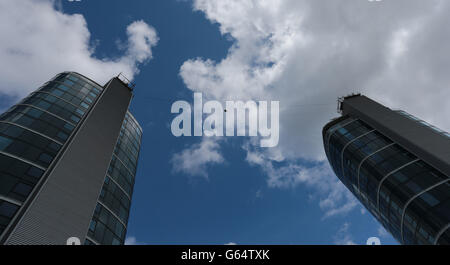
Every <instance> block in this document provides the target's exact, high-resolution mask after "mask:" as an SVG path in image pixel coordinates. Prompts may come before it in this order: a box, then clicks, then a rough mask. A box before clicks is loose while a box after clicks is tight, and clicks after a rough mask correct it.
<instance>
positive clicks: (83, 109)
mask: <svg viewBox="0 0 450 265" xmlns="http://www.w3.org/2000/svg"><path fill="white" fill-rule="evenodd" d="M132 94H133V88H132V86H131V85H130V84H129V82H128V81H127V80H125V79H123V78H120V76H119V77H115V78H112V79H111V80H110V81H109V82H108V83H107V84H106V85H105V86H100V85H99V84H97V83H96V82H94V81H92V80H90V79H89V78H86V77H85V76H83V75H80V74H78V73H74V72H65V73H61V74H58V75H57V76H56V77H54V78H53V79H52V80H50V81H49V82H47V83H45V84H44V85H43V86H42V87H40V88H39V89H38V90H36V91H35V92H33V93H31V94H30V95H29V96H28V97H26V98H25V99H23V100H22V101H21V102H19V103H18V104H16V105H15V106H13V107H11V108H10V109H9V110H7V111H6V112H5V113H4V114H2V115H1V116H0V243H1V244H66V242H67V239H69V238H72V237H75V238H78V239H80V241H81V243H83V242H85V243H90V244H123V243H124V238H125V233H126V224H127V222H128V214H129V210H130V203H131V197H132V190H133V185H134V176H135V174H136V168H137V161H138V156H139V147H140V141H141V136H142V129H141V128H140V126H139V124H138V123H137V122H136V120H135V119H134V117H133V116H132V115H131V114H130V113H129V111H128V107H129V104H130V101H131V98H132Z"/></svg>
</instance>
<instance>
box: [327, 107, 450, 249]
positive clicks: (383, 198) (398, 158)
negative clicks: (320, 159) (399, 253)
mask: <svg viewBox="0 0 450 265" xmlns="http://www.w3.org/2000/svg"><path fill="white" fill-rule="evenodd" d="M323 141H324V147H325V152H326V155H327V157H328V160H329V161H330V164H331V166H332V168H333V170H334V172H335V174H336V175H337V176H338V177H339V179H340V180H341V181H342V182H343V183H344V184H345V186H346V187H347V188H348V189H349V190H350V191H351V192H352V193H353V194H354V195H355V196H356V197H357V198H358V199H359V200H360V201H361V203H362V204H363V205H364V206H365V207H366V208H367V209H368V210H369V211H370V212H371V213H372V215H373V216H375V217H376V218H377V219H378V220H379V222H380V223H381V224H382V225H383V226H384V227H385V228H386V230H387V231H389V232H390V233H391V234H392V235H393V236H394V238H396V239H397V240H398V241H399V242H400V243H402V244H444V245H448V244H450V178H449V177H448V176H446V175H444V174H443V173H441V172H439V171H438V170H436V169H435V168H433V167H432V166H430V165H428V164H427V163H426V162H424V161H423V160H421V159H420V158H418V157H416V156H414V155H413V154H411V153H410V152H408V151H407V150H405V149H404V148H403V147H401V146H400V145H398V144H397V143H395V142H393V141H391V140H390V139H389V138H387V137H385V136H384V135H383V134H381V133H380V132H379V131H378V130H375V129H374V128H372V127H371V126H369V125H368V124H366V123H365V122H364V121H362V120H359V119H354V118H351V117H349V116H344V117H342V118H339V119H336V120H334V121H332V122H330V123H329V124H328V125H327V126H325V128H324V131H323Z"/></svg>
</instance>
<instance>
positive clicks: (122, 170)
mask: <svg viewBox="0 0 450 265" xmlns="http://www.w3.org/2000/svg"><path fill="white" fill-rule="evenodd" d="M141 138H142V129H141V127H140V126H139V124H138V123H137V121H136V120H135V119H134V117H133V116H132V115H131V113H129V112H128V113H127V114H126V116H125V120H124V122H123V124H122V129H121V131H120V135H119V139H118V140H117V144H116V147H115V150H114V154H113V156H112V159H111V163H110V165H109V169H108V172H107V174H106V178H105V183H104V184H103V188H102V191H101V193H100V197H99V199H98V203H97V207H96V209H95V212H94V216H93V218H92V220H91V224H90V227H89V231H88V236H87V239H86V242H85V244H86V245H96V244H102V245H121V244H124V242H125V235H126V229H127V223H128V216H129V212H130V207H131V197H132V195H133V186H134V178H135V175H136V168H137V162H138V157H139V150H140V146H141Z"/></svg>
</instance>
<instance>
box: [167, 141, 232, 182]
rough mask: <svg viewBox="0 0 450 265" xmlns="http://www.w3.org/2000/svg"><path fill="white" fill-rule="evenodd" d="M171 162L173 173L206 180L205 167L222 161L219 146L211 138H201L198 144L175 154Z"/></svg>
mask: <svg viewBox="0 0 450 265" xmlns="http://www.w3.org/2000/svg"><path fill="white" fill-rule="evenodd" d="M171 162H172V164H173V169H174V171H175V172H184V173H186V174H189V175H191V176H202V177H205V178H208V172H207V166H208V165H210V164H220V163H223V162H224V159H223V157H222V154H221V153H220V152H219V144H218V143H217V142H216V141H214V140H212V139H211V138H203V140H202V141H201V142H200V143H198V144H194V145H192V146H190V147H189V148H187V149H185V150H183V151H182V152H180V153H177V154H175V155H174V156H173V158H172V161H171Z"/></svg>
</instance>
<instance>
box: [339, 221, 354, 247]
mask: <svg viewBox="0 0 450 265" xmlns="http://www.w3.org/2000/svg"><path fill="white" fill-rule="evenodd" d="M349 228H350V224H349V223H344V224H343V225H342V226H341V228H339V230H338V231H337V232H336V235H334V244H336V245H356V243H355V242H354V241H353V238H352V235H351V234H350V232H349Z"/></svg>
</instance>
